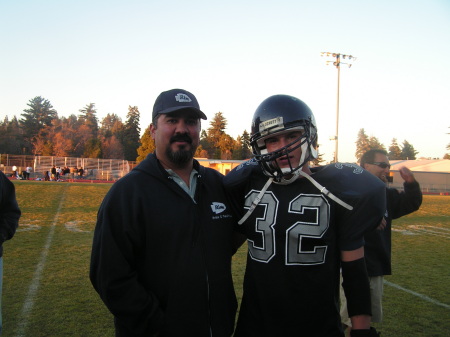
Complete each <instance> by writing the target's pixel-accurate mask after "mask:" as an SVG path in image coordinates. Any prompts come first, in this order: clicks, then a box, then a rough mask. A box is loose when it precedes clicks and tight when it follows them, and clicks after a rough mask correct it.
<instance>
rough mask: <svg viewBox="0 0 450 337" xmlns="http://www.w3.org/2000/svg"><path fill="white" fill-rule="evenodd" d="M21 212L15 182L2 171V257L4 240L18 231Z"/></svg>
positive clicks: (0, 240) (0, 178) (0, 236)
mask: <svg viewBox="0 0 450 337" xmlns="http://www.w3.org/2000/svg"><path fill="white" fill-rule="evenodd" d="M20 214H21V212H20V209H19V205H18V204H17V200H16V190H15V187H14V184H13V183H12V182H11V181H10V180H9V179H8V178H7V177H6V176H5V174H4V173H3V172H1V171H0V257H2V256H3V242H5V241H6V240H9V239H11V238H12V237H13V236H14V234H15V233H16V229H17V227H18V226H19V218H20Z"/></svg>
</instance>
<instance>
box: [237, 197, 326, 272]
mask: <svg viewBox="0 0 450 337" xmlns="http://www.w3.org/2000/svg"><path fill="white" fill-rule="evenodd" d="M258 194H259V191H255V190H252V191H250V193H249V194H248V195H247V197H246V199H245V208H247V209H248V208H250V206H251V204H252V202H253V200H254V199H255V198H256V197H257V196H258ZM279 204H280V203H279V201H278V199H277V198H276V197H275V195H274V194H273V193H272V192H270V191H268V192H266V193H265V194H264V196H263V197H262V199H261V201H260V203H259V204H258V207H263V208H264V212H263V216H262V217H260V218H256V219H255V222H256V223H255V229H256V234H257V235H261V240H258V242H260V244H259V245H258V244H256V243H255V241H254V240H250V239H248V250H249V254H250V256H251V258H252V259H253V260H256V261H259V262H264V263H268V262H269V261H270V260H271V259H272V258H273V257H274V256H275V255H276V254H277V253H279V252H277V250H276V240H275V233H276V232H275V226H277V218H278V217H277V214H278V212H287V213H289V216H288V219H292V222H293V223H292V224H283V225H286V226H287V229H286V242H285V247H286V248H285V252H284V254H285V263H286V265H316V264H323V263H325V255H326V252H327V246H326V245H317V246H314V247H313V248H312V249H311V248H310V249H309V250H305V249H303V248H302V240H303V239H304V238H310V239H320V238H322V237H323V235H324V234H325V232H326V231H327V229H328V227H329V225H330V204H329V203H328V201H327V199H326V198H325V197H324V196H323V195H321V194H300V195H298V196H297V197H295V198H294V199H293V200H291V201H290V202H289V206H288V209H279ZM306 212H308V216H306ZM311 214H313V216H311ZM247 226H248V224H247ZM321 243H323V241H321Z"/></svg>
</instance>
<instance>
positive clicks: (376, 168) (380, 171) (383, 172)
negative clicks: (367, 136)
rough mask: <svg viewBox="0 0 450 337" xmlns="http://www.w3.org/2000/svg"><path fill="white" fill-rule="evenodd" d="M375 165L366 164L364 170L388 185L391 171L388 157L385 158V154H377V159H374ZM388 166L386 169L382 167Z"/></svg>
mask: <svg viewBox="0 0 450 337" xmlns="http://www.w3.org/2000/svg"><path fill="white" fill-rule="evenodd" d="M373 162H374V163H375V164H369V163H367V164H365V165H364V168H365V169H366V170H367V171H369V172H370V173H372V174H373V175H374V176H375V177H378V178H380V179H381V180H382V181H383V182H385V183H387V181H388V180H387V177H388V176H389V169H390V166H391V165H390V164H389V159H388V157H387V156H385V155H384V154H381V153H376V154H375V157H374V161H373ZM382 163H385V164H386V165H383V164H382ZM380 165H381V166H386V167H384V168H383V167H381V166H380Z"/></svg>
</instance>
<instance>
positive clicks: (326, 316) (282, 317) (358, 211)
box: [224, 95, 386, 337]
mask: <svg viewBox="0 0 450 337" xmlns="http://www.w3.org/2000/svg"><path fill="white" fill-rule="evenodd" d="M250 144H251V146H252V149H253V153H254V155H255V158H254V159H252V160H250V161H247V162H245V163H243V164H241V165H240V166H238V167H237V168H235V169H233V170H232V171H231V172H230V173H229V174H228V175H226V176H225V179H224V184H225V188H226V190H227V192H228V193H229V197H230V200H231V201H232V206H233V210H234V211H235V212H236V213H237V214H239V217H240V220H239V225H240V226H238V228H240V230H241V231H242V233H243V234H245V235H246V236H247V243H248V255H247V266H246V271H245V279H244V294H243V299H242V303H241V307H240V311H239V318H238V321H237V326H236V332H235V335H234V336H235V337H274V336H283V337H297V336H308V337H325V336H326V337H342V336H343V330H342V325H341V320H340V315H339V274H340V273H339V269H340V267H341V266H342V269H343V275H344V289H345V292H346V294H347V297H348V298H349V301H348V310H349V313H350V316H351V320H352V322H353V325H354V328H355V329H354V330H352V337H357V336H368V337H371V336H378V333H377V332H376V330H375V329H374V328H371V327H370V316H371V306H370V289H369V280H368V276H367V269H366V265H365V261H364V247H363V246H364V234H365V233H366V232H368V231H370V230H372V229H374V228H376V227H377V226H378V225H379V223H380V221H381V219H382V217H383V214H384V211H385V209H386V204H385V196H386V194H385V192H384V184H383V183H382V182H381V181H379V180H378V179H376V178H375V177H374V176H372V175H371V174H369V173H368V172H366V171H364V170H363V169H361V168H360V167H359V166H358V165H356V164H346V163H335V164H330V165H327V166H323V167H314V168H313V167H310V164H309V163H310V161H311V160H313V159H315V158H317V157H318V143H317V125H316V122H315V118H314V115H313V113H312V111H311V109H310V108H309V107H308V106H307V105H306V104H305V103H304V102H303V101H301V100H300V99H298V98H296V97H293V96H288V95H275V96H271V97H269V98H267V99H266V100H264V101H263V102H262V103H261V104H260V105H259V107H258V108H257V109H256V111H255V113H254V115H253V121H252V127H251V141H250Z"/></svg>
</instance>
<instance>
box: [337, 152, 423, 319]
mask: <svg viewBox="0 0 450 337" xmlns="http://www.w3.org/2000/svg"><path fill="white" fill-rule="evenodd" d="M360 166H361V167H362V168H363V169H365V170H367V171H368V172H370V173H371V174H372V175H374V176H375V177H377V178H378V179H380V180H381V181H382V182H383V183H385V184H387V183H388V177H389V170H390V168H391V165H390V163H389V158H388V156H387V152H386V151H384V150H379V149H374V150H369V151H367V152H366V153H364V154H363V155H362V157H361V161H360ZM399 173H400V176H401V177H402V179H403V180H404V183H403V187H404V191H399V190H397V189H395V188H390V187H387V186H386V212H385V215H384V222H383V225H382V226H380V227H379V228H377V229H376V230H374V231H371V232H369V233H367V234H366V235H364V240H365V246H364V252H365V254H364V255H365V260H366V266H367V272H368V275H369V279H370V297H371V303H372V322H374V323H380V322H381V321H382V318H383V308H382V298H383V282H384V275H392V268H391V232H392V220H393V219H397V218H400V217H402V216H404V215H407V214H410V213H412V212H415V211H417V210H418V209H419V207H420V205H421V204H422V192H421V190H420V185H419V183H418V182H417V181H416V179H415V178H414V174H413V173H412V172H411V171H410V170H409V169H408V168H406V167H404V166H403V167H401V168H400V170H399ZM341 297H342V300H341V317H342V323H343V324H344V326H350V327H351V326H352V323H351V321H350V319H349V318H348V313H347V309H346V305H345V303H346V299H345V297H344V296H341Z"/></svg>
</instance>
